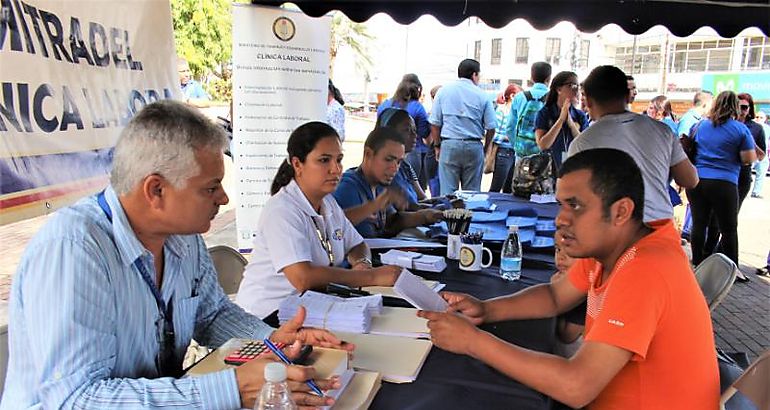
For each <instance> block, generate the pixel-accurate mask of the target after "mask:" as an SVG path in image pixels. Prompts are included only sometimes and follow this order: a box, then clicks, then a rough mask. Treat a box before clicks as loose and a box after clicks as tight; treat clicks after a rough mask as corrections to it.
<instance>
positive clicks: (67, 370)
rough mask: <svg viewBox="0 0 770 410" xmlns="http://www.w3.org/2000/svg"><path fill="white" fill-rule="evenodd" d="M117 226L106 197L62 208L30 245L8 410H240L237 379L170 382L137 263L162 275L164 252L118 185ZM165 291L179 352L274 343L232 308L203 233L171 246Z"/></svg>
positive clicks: (14, 302) (15, 327)
mask: <svg viewBox="0 0 770 410" xmlns="http://www.w3.org/2000/svg"><path fill="white" fill-rule="evenodd" d="M105 197H106V200H107V203H108V204H109V206H110V209H111V210H112V214H113V222H112V223H110V222H109V221H108V219H107V217H106V215H105V213H104V212H103V211H102V209H101V208H100V207H99V205H98V203H97V201H96V197H89V198H85V199H83V200H81V201H80V202H78V203H77V204H75V205H73V206H71V207H69V208H65V209H63V210H60V211H59V212H57V215H55V216H54V217H53V218H52V219H51V221H49V222H48V223H47V224H46V225H45V226H44V227H43V228H42V229H41V230H40V231H39V232H38V233H37V235H35V237H34V238H33V239H32V240H31V241H30V243H29V245H28V246H27V249H26V251H25V253H24V255H23V257H22V260H21V262H20V264H19V268H18V271H17V273H16V276H15V277H14V281H13V286H12V291H11V301H10V307H9V322H10V323H9V336H10V344H9V349H10V361H9V365H8V375H7V378H6V383H5V391H4V393H3V401H2V403H0V409H20V408H46V409H48V408H78V409H107V408H121V409H124V408H125V409H138V408H142V409H149V408H160V407H171V408H185V409H186V408H205V409H235V408H239V407H240V405H241V401H240V395H239V392H238V386H237V383H236V379H235V372H234V371H233V370H232V369H229V370H225V371H221V372H217V373H211V374H208V375H205V376H201V377H187V378H182V379H173V378H169V377H158V376H159V374H158V369H157V368H156V356H157V355H158V351H159V349H160V338H159V337H160V330H161V329H162V322H161V321H159V319H160V313H159V311H158V307H157V304H156V302H155V298H154V297H153V295H152V292H151V291H150V287H149V286H148V285H147V283H145V282H144V280H143V279H142V276H141V274H140V273H139V271H138V269H137V268H136V267H135V266H134V261H135V260H136V259H139V260H140V261H141V263H143V264H144V266H145V268H146V269H147V271H148V272H150V274H151V275H152V276H153V277H154V272H155V268H154V264H153V257H152V254H151V253H150V252H149V251H147V250H146V249H145V248H144V247H143V246H142V244H141V243H140V242H139V240H138V239H137V238H136V235H135V234H134V232H133V230H132V229H131V226H130V225H129V223H128V219H127V218H126V214H125V213H124V211H123V208H122V206H121V205H120V202H119V201H118V198H117V196H116V195H115V192H114V191H113V190H112V188H111V187H108V188H107V190H106V192H105ZM163 254H164V263H165V265H164V266H165V267H164V271H163V283H162V286H161V293H162V296H163V299H164V301H165V302H166V304H171V305H172V308H173V322H174V331H175V333H176V345H175V354H176V357H177V358H178V359H179V360H180V361H181V360H182V357H183V356H184V352H185V350H186V348H187V346H188V344H189V343H190V339H191V338H193V337H194V338H195V340H197V341H198V342H199V343H200V344H202V345H204V346H211V347H217V346H219V345H221V344H222V343H224V342H225V341H227V340H228V339H230V338H232V337H244V338H255V339H262V338H264V337H267V336H268V335H269V334H270V333H271V332H272V330H273V329H272V328H270V327H269V326H267V325H266V324H265V323H263V322H262V321H261V320H259V319H258V318H256V317H254V316H252V315H249V314H248V313H246V312H245V311H243V309H241V308H240V307H238V306H236V305H235V304H233V303H231V302H230V301H229V300H228V298H227V296H226V295H225V294H224V292H223V291H222V288H221V287H220V286H219V284H218V281H217V275H216V272H215V271H214V268H213V266H212V263H211V259H210V258H209V254H208V251H207V250H206V246H205V244H204V242H203V239H202V237H201V236H200V235H187V236H177V235H172V236H169V237H168V238H167V239H166V243H165V245H164V249H163Z"/></svg>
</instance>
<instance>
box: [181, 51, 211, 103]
mask: <svg viewBox="0 0 770 410" xmlns="http://www.w3.org/2000/svg"><path fill="white" fill-rule="evenodd" d="M177 72H178V73H179V87H180V88H181V90H182V101H184V102H186V103H187V104H190V105H192V106H193V107H198V108H205V107H208V106H209V105H210V104H209V100H211V97H210V96H209V94H208V93H207V92H206V90H204V89H203V86H201V84H200V83H199V82H197V81H195V80H194V79H193V78H192V72H191V71H190V64H189V63H188V62H187V60H185V59H183V58H180V59H179V61H178V63H177Z"/></svg>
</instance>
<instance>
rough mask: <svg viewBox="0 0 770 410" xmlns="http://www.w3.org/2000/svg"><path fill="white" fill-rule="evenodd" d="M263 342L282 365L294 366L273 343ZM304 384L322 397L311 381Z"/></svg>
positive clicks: (267, 340) (321, 393)
mask: <svg viewBox="0 0 770 410" xmlns="http://www.w3.org/2000/svg"><path fill="white" fill-rule="evenodd" d="M263 342H264V343H265V346H267V348H268V349H270V351H272V352H273V353H274V354H275V355H276V356H278V358H279V359H281V361H282V362H283V363H284V364H286V365H287V366H292V365H293V364H294V363H293V362H292V361H291V360H289V358H288V357H286V355H285V354H283V352H282V351H281V349H279V348H278V347H276V345H274V344H273V342H271V341H270V339H268V338H265V339H264V340H263ZM305 383H307V385H308V386H310V388H311V389H312V390H313V391H314V392H315V394H317V395H319V396H321V397H323V396H324V393H323V392H322V391H321V389H320V388H318V385H316V384H315V382H314V381H313V379H310V380H307V381H305Z"/></svg>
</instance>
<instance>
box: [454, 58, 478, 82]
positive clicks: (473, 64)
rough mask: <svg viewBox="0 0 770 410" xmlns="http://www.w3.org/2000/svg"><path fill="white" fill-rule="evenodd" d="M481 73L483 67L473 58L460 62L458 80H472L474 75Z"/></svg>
mask: <svg viewBox="0 0 770 410" xmlns="http://www.w3.org/2000/svg"><path fill="white" fill-rule="evenodd" d="M480 72H481V65H480V64H479V62H478V61H476V60H474V59H472V58H466V59H465V60H463V61H460V65H459V66H457V77H458V78H467V79H469V80H470V79H472V78H473V73H480Z"/></svg>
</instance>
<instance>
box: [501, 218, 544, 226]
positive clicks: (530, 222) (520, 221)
mask: <svg viewBox="0 0 770 410" xmlns="http://www.w3.org/2000/svg"><path fill="white" fill-rule="evenodd" d="M535 224H537V216H509V217H508V218H507V219H506V220H505V225H506V226H513V225H516V226H518V227H519V228H528V227H533V226H535Z"/></svg>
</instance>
